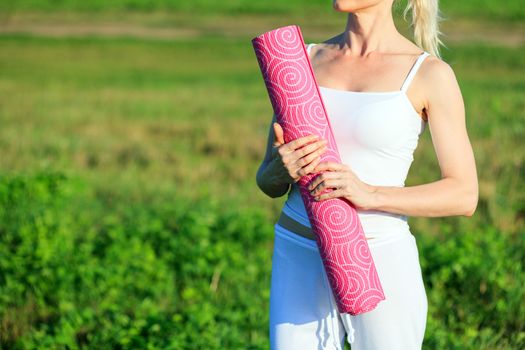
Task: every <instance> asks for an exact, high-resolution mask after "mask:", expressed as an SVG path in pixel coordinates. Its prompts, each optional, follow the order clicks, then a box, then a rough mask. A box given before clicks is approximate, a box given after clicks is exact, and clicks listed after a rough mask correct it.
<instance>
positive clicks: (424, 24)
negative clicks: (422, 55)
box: [403, 0, 446, 58]
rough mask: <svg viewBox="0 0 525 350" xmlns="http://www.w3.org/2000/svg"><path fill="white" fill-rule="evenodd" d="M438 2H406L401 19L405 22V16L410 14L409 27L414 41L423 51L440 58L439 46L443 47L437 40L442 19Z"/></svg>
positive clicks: (410, 0)
mask: <svg viewBox="0 0 525 350" xmlns="http://www.w3.org/2000/svg"><path fill="white" fill-rule="evenodd" d="M438 2H439V0H408V2H407V6H406V7H405V10H404V11H403V19H404V20H405V21H406V15H407V14H408V12H409V11H411V12H412V20H411V22H410V27H411V28H412V30H413V34H414V41H415V42H416V44H417V45H418V46H419V47H421V48H422V49H424V50H425V51H428V52H429V53H430V54H432V55H434V56H437V57H439V58H441V56H440V53H439V46H440V45H443V46H445V45H444V44H443V42H442V41H441V39H440V38H439V36H440V35H441V34H443V33H442V32H441V31H440V30H439V22H440V21H442V20H443V19H444V18H443V17H441V12H440V11H439V5H438ZM445 47H446V46H445Z"/></svg>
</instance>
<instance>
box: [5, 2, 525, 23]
mask: <svg viewBox="0 0 525 350" xmlns="http://www.w3.org/2000/svg"><path fill="white" fill-rule="evenodd" d="M405 5H406V0H403V1H399V2H398V3H397V5H396V10H397V11H401V10H402V9H403V8H404V7H405ZM440 8H441V9H442V11H443V12H444V13H445V15H446V16H447V17H451V18H465V17H466V18H476V19H484V20H491V21H494V20H498V21H523V20H524V19H525V9H524V7H523V6H522V2H521V1H519V0H512V1H505V2H504V3H502V2H500V1H496V0H479V1H473V0H469V1H454V0H443V1H440ZM57 10H58V11H74V12H91V13H104V12H108V11H117V12H121V11H137V12H159V11H160V12H163V11H170V12H187V13H196V12H198V13H200V14H223V15H224V14H241V13H244V14H246V13H252V14H258V15H263V14H270V15H276V14H281V15H289V14H294V13H295V14H302V15H305V14H309V13H316V14H318V15H319V14H324V15H326V14H327V13H329V12H331V11H333V10H332V6H331V2H326V1H321V0H288V1H271V0H259V1H248V0H225V1H212V0H194V1H178V0H164V1H160V0H157V1H153V0H111V1H104V0H92V1H75V0H61V1H58V2H57V1H53V0H18V1H13V2H7V1H6V2H2V3H0V11H4V12H26V11H44V12H55V11H57Z"/></svg>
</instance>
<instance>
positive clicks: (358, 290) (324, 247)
mask: <svg viewBox="0 0 525 350" xmlns="http://www.w3.org/2000/svg"><path fill="white" fill-rule="evenodd" d="M252 44H253V47H254V50H255V55H256V57H257V61H258V62H259V66H260V69H261V73H262V75H263V78H264V82H265V84H266V87H267V91H268V95H269V97H270V101H271V103H272V107H273V109H274V112H275V115H276V118H277V122H278V123H279V124H280V125H281V127H282V128H283V132H284V140H285V142H287V143H288V142H290V141H292V140H295V139H297V138H299V137H303V136H306V135H310V134H316V135H319V136H320V137H322V138H324V139H326V140H327V141H328V143H327V150H326V151H325V153H324V154H322V155H321V162H326V161H332V162H337V163H341V158H340V156H339V151H338V149H337V144H336V142H335V138H334V135H333V133H332V130H331V126H330V121H329V118H328V115H327V114H326V109H325V108H324V104H323V102H322V98H321V95H320V93H319V89H318V86H317V82H316V80H315V76H314V73H313V69H312V66H311V62H310V60H309V58H308V54H307V53H306V48H305V46H304V41H303V37H302V34H301V31H300V29H299V27H297V26H287V27H282V28H278V29H275V30H272V31H269V32H267V33H264V34H262V35H260V36H258V37H256V38H254V39H253V40H252ZM318 175H319V174H308V175H306V176H303V177H301V179H300V180H299V181H298V184H299V189H300V192H301V197H302V199H303V201H304V204H305V208H306V211H307V214H308V217H309V219H310V222H311V224H312V230H313V232H314V234H315V236H316V242H317V245H318V247H319V252H320V255H321V258H322V260H323V266H324V268H325V271H326V274H327V276H328V281H329V282H330V287H331V288H332V291H333V293H334V297H335V300H336V302H337V306H338V309H339V311H340V312H342V313H348V314H351V315H357V314H360V313H364V312H367V311H370V310H372V309H374V308H375V307H376V306H377V304H378V303H379V302H380V301H381V300H384V299H385V295H384V292H383V289H382V287H381V283H380V280H379V276H378V273H377V271H376V268H375V265H374V261H373V258H372V255H371V254H370V250H369V248H368V243H367V241H366V238H365V235H364V232H363V229H362V226H361V223H360V222H359V217H358V216H357V212H356V210H355V208H354V206H353V205H351V203H349V202H348V201H347V200H345V199H342V198H332V199H327V200H323V201H319V202H318V201H315V200H314V199H313V197H312V196H311V195H310V192H309V191H308V189H307V186H308V185H309V184H310V183H311V182H312V181H313V180H314V179H315V177H316V176H318ZM331 191H332V189H327V190H325V191H324V192H326V193H329V192H331Z"/></svg>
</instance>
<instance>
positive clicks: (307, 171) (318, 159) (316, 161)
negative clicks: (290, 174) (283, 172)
mask: <svg viewBox="0 0 525 350" xmlns="http://www.w3.org/2000/svg"><path fill="white" fill-rule="evenodd" d="M319 162H321V157H320V156H318V157H315V158H314V160H312V161H311V163H310V164H308V165H306V166H305V167H303V168H301V169H300V170H299V172H298V174H299V175H300V176H305V175H308V174H310V173H311V172H312V171H313V169H314V168H315V167H316V166H317V165H318V164H319Z"/></svg>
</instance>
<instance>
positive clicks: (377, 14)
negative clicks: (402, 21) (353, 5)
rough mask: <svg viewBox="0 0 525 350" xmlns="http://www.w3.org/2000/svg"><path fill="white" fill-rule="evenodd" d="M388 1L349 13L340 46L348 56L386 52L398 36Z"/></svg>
mask: <svg viewBox="0 0 525 350" xmlns="http://www.w3.org/2000/svg"><path fill="white" fill-rule="evenodd" d="M382 4H388V2H387V1H385V2H383V3H381V4H379V5H377V6H375V7H370V8H367V9H363V10H361V11H356V12H349V13H348V18H347V22H346V28H345V31H344V32H343V33H342V34H341V37H340V38H341V42H340V46H341V49H342V50H343V54H344V55H346V56H368V55H369V54H371V53H373V52H384V51H387V50H388V48H389V47H391V45H392V42H394V40H393V39H394V38H395V37H396V35H398V34H399V33H398V31H397V28H396V26H395V24H394V19H393V17H392V10H391V8H390V7H388V6H381V5H382Z"/></svg>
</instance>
